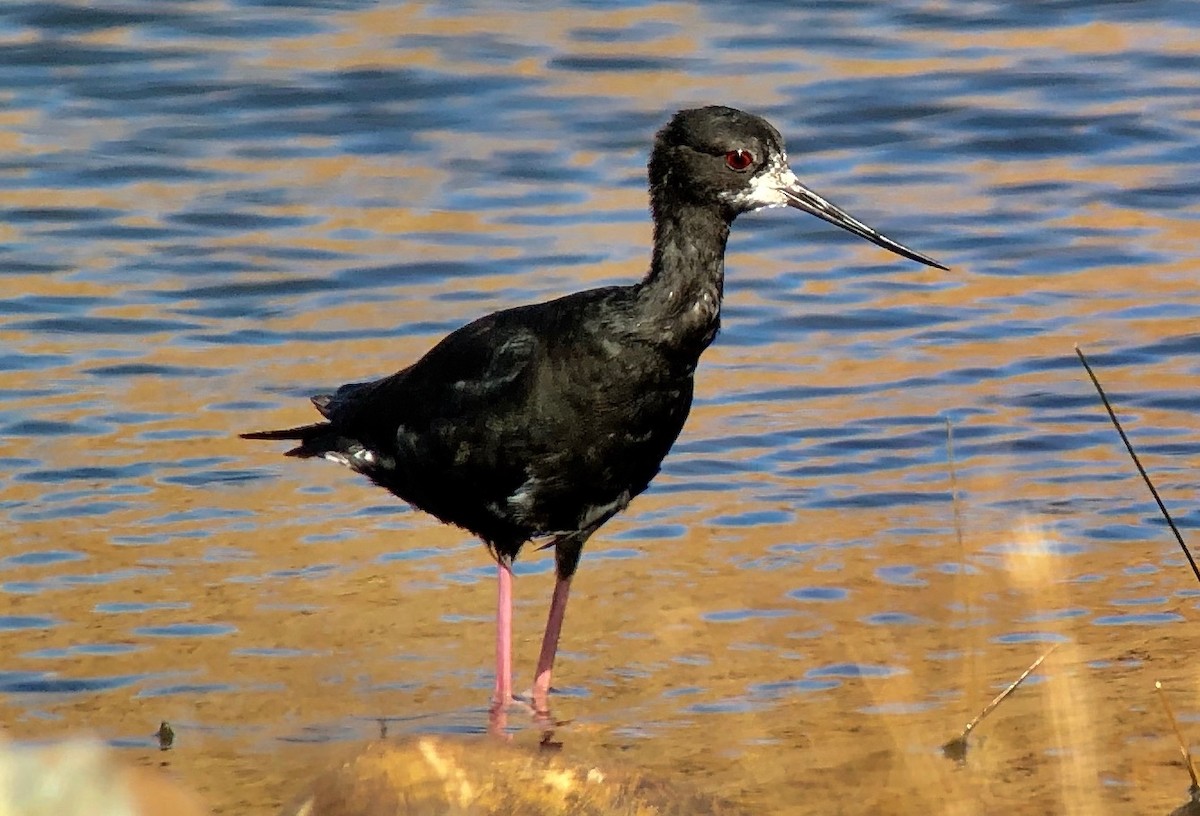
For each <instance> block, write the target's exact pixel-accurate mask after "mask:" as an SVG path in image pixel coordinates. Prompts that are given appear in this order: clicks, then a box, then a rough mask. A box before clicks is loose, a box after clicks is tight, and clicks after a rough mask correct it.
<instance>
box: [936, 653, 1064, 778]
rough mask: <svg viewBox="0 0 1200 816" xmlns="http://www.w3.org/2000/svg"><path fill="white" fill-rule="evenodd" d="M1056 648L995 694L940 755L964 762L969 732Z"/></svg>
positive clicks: (944, 746)
mask: <svg viewBox="0 0 1200 816" xmlns="http://www.w3.org/2000/svg"><path fill="white" fill-rule="evenodd" d="M1058 646H1059V644H1057V643H1055V644H1054V645H1053V646H1051V647H1050V648H1049V649H1047V650H1046V651H1045V653H1044V654H1042V656H1041V657H1039V658H1038V659H1037V660H1035V661H1033V662H1032V663H1030V664H1029V668H1027V669H1026V670H1025V671H1023V672H1021V675H1020V676H1019V677H1018V678H1017V679H1016V680H1013V681H1012V682H1011V683H1009V684H1008V687H1007V688H1005V689H1004V691H1002V692H1000V693H999V694H997V695H996V696H995V697H994V698H993V699H992V701H991V702H990V703H988V704H987V705H986V706H984V707H983V711H980V712H979V715H978V716H977V717H976V718H975V719H973V720H971V721H970V722H969V723H967V727H966V728H964V729H963V731H962V733H961V734H959V735H958V736H957V737H955V738H954V739H952V740H950V741H949V742H947V743H946V744H945V745H943V746H942V753H944V754H945V755H946V756H947V757H949V758H950V759H953V760H955V761H959V762H961V761H962V760H964V759H965V758H966V755H967V737H969V736H971V732H972V731H974V730H975V727H976V726H978V725H979V724H980V723H981V722H983V720H984V718H985V717H987V716H988V715H989V714H991V713H992V712H993V711H995V710H996V708H997V707H998V706H999V705H1000V704H1001V703H1003V702H1004V701H1005V700H1007V699H1008V697H1009V695H1011V694H1012V693H1013V692H1014V691H1016V690H1017V687H1018V686H1020V685H1021V684H1022V683H1024V682H1025V678H1026V677H1028V676H1029V675H1031V674H1033V672H1034V671H1035V670H1036V669H1037V667H1038V666H1040V665H1042V662H1043V661H1044V660H1045V659H1046V658H1047V657H1049V656H1050V655H1051V654H1053V653H1054V650H1055V649H1057V648H1058Z"/></svg>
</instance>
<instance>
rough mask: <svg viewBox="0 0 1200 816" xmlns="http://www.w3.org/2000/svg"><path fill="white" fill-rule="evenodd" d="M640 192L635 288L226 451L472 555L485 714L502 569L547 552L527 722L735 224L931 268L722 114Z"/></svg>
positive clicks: (557, 305) (701, 344) (501, 646)
mask: <svg viewBox="0 0 1200 816" xmlns="http://www.w3.org/2000/svg"><path fill="white" fill-rule="evenodd" d="M649 181H650V192H651V211H652V215H653V218H654V249H653V255H652V258H651V264H650V271H649V274H648V275H647V276H646V277H645V279H643V280H642V281H641V282H639V283H635V284H632V285H629V286H610V287H604V288H599V289H591V290H587V291H584V292H578V293H576V294H572V295H568V296H566V297H562V298H558V299H556V300H551V301H547V302H544V303H538V304H533V305H528V306H520V307H517V308H513V309H505V310H503V311H499V312H496V313H494V314H490V315H487V316H485V317H481V318H479V319H478V320H476V321H474V322H472V323H469V324H468V325H466V326H463V327H462V328H460V329H458V330H457V331H454V332H452V333H451V334H449V335H448V336H447V337H445V338H444V339H443V340H442V341H441V342H439V343H438V344H437V345H435V346H434V347H433V348H432V349H431V350H430V351H429V352H428V353H427V354H426V355H425V356H423V357H422V358H421V359H419V360H418V361H417V362H415V363H413V364H412V365H410V366H409V367H407V368H405V369H403V370H401V371H399V372H397V373H395V374H393V375H391V376H389V377H385V378H383V379H380V380H375V381H373V382H364V383H353V384H349V385H344V386H342V387H341V388H339V389H337V391H336V392H334V393H333V394H331V395H321V396H317V397H314V398H313V403H314V404H315V405H316V407H317V409H318V410H319V411H320V412H321V414H322V415H323V416H324V417H325V421H324V422H320V423H316V424H312V425H305V426H303V427H299V428H291V429H287V430H281V431H265V432H257V433H250V434H244V436H245V437H247V438H254V439H293V440H299V445H297V446H296V447H294V448H293V449H291V450H290V451H288V455H289V456H299V457H325V458H327V459H331V460H333V461H336V462H339V463H341V464H344V465H346V466H348V467H350V468H352V469H354V470H356V471H358V472H359V473H362V474H363V475H365V476H367V477H368V478H370V479H371V480H372V481H373V482H375V484H377V485H379V486H380V487H383V488H385V489H386V490H388V491H390V492H391V493H393V494H395V495H396V496H398V497H400V498H401V499H403V500H404V501H406V502H408V503H409V504H411V505H412V506H414V507H418V508H420V509H422V510H424V511H426V512H428V513H431V514H432V515H434V516H436V517H437V518H439V519H441V520H442V521H444V522H447V523H450V524H456V525H458V526H460V527H462V528H465V529H467V530H470V531H471V532H472V533H474V534H475V535H477V536H479V537H480V538H481V539H482V540H483V541H484V542H486V544H487V545H488V547H489V548H490V549H491V551H492V553H493V554H494V556H495V557H496V558H497V560H498V562H499V564H500V570H501V601H500V608H499V615H500V618H501V620H500V622H499V624H498V625H499V630H498V647H497V678H496V681H497V692H496V694H497V704H498V705H499V706H502V705H503V704H505V703H506V702H507V701H508V699H509V697H510V694H511V685H510V684H509V681H508V678H507V677H501V675H502V674H505V673H506V672H507V671H508V669H507V664H505V663H504V662H503V661H502V659H501V658H502V655H501V652H502V651H505V650H507V649H509V648H510V644H509V643H508V642H506V631H505V627H506V626H507V625H508V622H507V621H505V620H503V618H504V611H505V609H504V608H505V603H506V599H505V595H504V593H505V584H504V581H505V580H506V574H505V573H506V570H507V569H508V565H509V564H511V562H512V560H513V559H514V558H516V557H517V554H518V553H519V552H520V550H521V548H522V546H523V545H524V544H526V543H527V542H529V541H530V540H532V539H537V538H543V537H548V538H549V540H550V544H551V545H552V546H553V547H554V549H555V556H556V564H557V579H558V581H557V584H556V591H555V602H554V603H553V604H552V607H551V616H550V617H551V620H550V622H548V624H547V633H546V637H545V639H544V641H543V649H542V657H541V659H540V660H539V666H538V674H537V681H536V683H535V686H534V697H535V702H536V703H537V705H538V708H539V709H545V707H546V693H547V691H548V688H549V676H550V668H551V665H552V663H553V658H554V651H555V649H556V647H557V641H558V627H559V626H561V622H562V611H563V609H562V607H565V604H566V594H567V588H568V587H569V582H570V579H571V577H572V575H573V574H574V572H575V569H576V566H577V564H578V561H579V556H580V552H581V550H582V548H583V545H584V543H585V542H586V541H587V539H588V537H589V536H590V535H591V534H592V533H594V532H595V531H596V530H597V529H598V528H599V527H600V526H601V525H602V524H604V522H606V521H607V520H608V519H610V518H611V517H612V516H613V515H615V514H616V513H619V512H620V511H622V510H623V509H625V507H626V506H627V505H628V504H629V502H630V500H631V499H633V498H634V497H635V496H637V495H638V494H639V493H641V492H642V491H644V490H645V489H646V487H647V486H648V485H649V484H650V481H651V480H652V479H653V478H654V476H655V474H657V473H658V470H659V467H660V465H661V463H662V460H663V458H664V457H665V456H666V454H667V452H668V451H669V450H670V449H671V446H672V444H673V443H674V442H675V439H676V438H677V437H678V435H679V432H680V430H681V429H682V428H683V424H684V421H685V420H686V419H687V416H688V412H689V410H690V408H691V404H692V387H693V375H694V372H695V370H696V365H697V363H698V361H699V359H700V355H701V354H702V352H703V351H704V350H705V349H706V348H707V347H708V345H709V344H710V343H711V342H712V341H713V338H714V337H715V336H716V334H717V330H718V328H719V325H720V306H721V297H722V284H723V277H724V254H725V244H726V240H727V238H728V236H729V228H730V225H731V224H732V223H733V221H734V219H735V218H736V217H737V216H738V215H739V214H741V213H743V212H748V211H751V210H754V209H759V208H761V207H767V206H784V205H786V206H792V207H795V208H797V209H801V210H804V211H806V212H810V213H812V214H814V215H817V216H818V217H820V218H822V219H824V220H826V221H829V222H831V223H834V224H837V225H838V226H840V227H843V228H845V229H848V230H850V231H851V232H854V233H855V234H858V235H860V236H862V237H865V238H867V239H869V240H871V241H873V242H875V243H877V244H879V245H880V246H884V247H886V248H888V249H890V250H892V251H894V252H897V253H898V254H901V255H904V256H906V257H909V258H913V259H915V260H918V261H920V262H922V263H926V264H929V265H932V266H939V267H940V264H938V263H937V262H936V261H933V260H932V259H930V258H928V257H926V256H923V255H920V254H918V253H916V252H913V251H912V250H909V249H907V248H905V247H903V246H901V245H900V244H897V243H895V242H894V241H891V240H890V239H888V238H885V237H884V236H882V235H880V234H879V233H877V232H875V231H874V230H872V229H871V228H869V227H867V226H865V225H864V224H862V223H861V222H859V221H857V220H855V219H853V218H852V217H851V216H849V215H847V214H846V213H845V212H843V211H842V210H840V209H838V208H837V207H835V206H834V205H832V204H830V203H829V202H828V201H826V200H824V199H822V198H821V197H820V196H818V195H816V194H815V193H813V192H812V191H811V190H808V189H807V188H805V187H803V186H802V185H800V184H799V182H798V181H797V180H796V177H795V175H794V174H793V173H792V171H791V170H790V169H789V168H788V164H787V160H786V154H785V152H784V145H783V140H782V138H781V137H780V135H779V133H778V131H776V130H775V128H773V127H772V126H771V125H770V124H768V123H767V122H766V121H765V120H763V119H761V118H759V117H757V116H753V115H751V114H748V113H744V112H742V111H738V110H734V109H732V108H724V107H709V108H700V109H695V110H685V111H680V112H679V113H678V114H676V115H675V116H674V117H673V118H672V119H671V121H670V123H669V124H668V125H667V126H666V127H664V128H663V129H662V130H661V131H660V132H659V134H658V136H657V139H656V141H655V146H654V151H653V153H652V156H651V159H650V163H649ZM941 268H944V267H941ZM507 580H508V581H511V573H509V574H508V575H507ZM560 591H561V600H560V597H559V596H560ZM509 602H510V601H509Z"/></svg>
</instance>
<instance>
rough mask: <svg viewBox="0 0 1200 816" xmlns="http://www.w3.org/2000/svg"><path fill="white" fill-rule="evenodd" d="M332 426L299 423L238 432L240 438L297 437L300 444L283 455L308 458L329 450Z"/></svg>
mask: <svg viewBox="0 0 1200 816" xmlns="http://www.w3.org/2000/svg"><path fill="white" fill-rule="evenodd" d="M332 427H333V426H332V425H331V424H330V423H328V422H317V423H314V424H312V425H301V426H300V427H298V428H284V429H282V430H278V431H251V432H250V433H244V434H238V436H240V437H241V438H242V439H299V440H300V444H299V445H297V446H296V447H294V448H292V449H291V450H289V451H287V452H285V453H284V456H298V457H300V458H301V459H308V458H310V457H313V456H323V455H324V454H326V453H327V452H329V451H330V450H332V449H333V448H332V446H331V444H330V443H331V442H332V439H331V435H330V433H329V431H330V430H331V428H332Z"/></svg>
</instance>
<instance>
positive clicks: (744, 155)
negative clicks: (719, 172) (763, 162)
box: [725, 150, 754, 172]
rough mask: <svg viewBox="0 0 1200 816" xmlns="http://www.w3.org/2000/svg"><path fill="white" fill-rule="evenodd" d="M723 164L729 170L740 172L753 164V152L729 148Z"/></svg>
mask: <svg viewBox="0 0 1200 816" xmlns="http://www.w3.org/2000/svg"><path fill="white" fill-rule="evenodd" d="M725 164H726V165H728V166H729V169H730V170H737V171H738V172H741V171H742V170H745V169H746V168H747V167H749V166H750V165H752V164H754V154H753V153H751V152H750V151H749V150H730V151H729V152H728V153H726V154H725Z"/></svg>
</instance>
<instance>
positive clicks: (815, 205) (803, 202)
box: [779, 184, 950, 270]
mask: <svg viewBox="0 0 1200 816" xmlns="http://www.w3.org/2000/svg"><path fill="white" fill-rule="evenodd" d="M779 192H781V193H783V197H784V198H786V199H787V203H788V206H789V207H795V208H796V209H797V210H803V211H804V212H806V213H808V214H810V215H815V216H816V217H817V218H820V219H821V220H822V221H828V222H829V223H830V224H833V225H834V226H837V227H841V228H842V229H844V230H846V231H847V232H852V233H854V234H855V235H857V236H858V237H860V238H866V239H867V240H868V241H870V242H871V243H872V244H875V245H876V246H881V247H883V248H884V249H886V250H889V251H891V252H895V253H896V254H897V255H903V256H904V257H905V258H911V259H912V260H914V261H918V262H919V263H923V264H925V265H926V266H933V267H937V268H938V269H945V270H949V269H950V267H948V266H945V265H943V264H940V263H938V262H937V261H935V260H934V259H933V258H930V257H929V256H928V255H922V254H921V253H920V252H917V251H916V250H913V249H909V248H908V247H906V246H904V244H901V243H897V242H896V241H893V240H892V239H891V238H888V237H887V236H886V235H884V234H883V233H881V232H878V231H876V230H873V229H871V228H870V227H868V226H867V225H866V224H864V223H863V222H862V221H859V220H858V219H857V218H855V217H854V216H852V215H851V214H850V213H848V212H846V211H845V210H843V209H842V208H841V207H838V206H837V205H835V204H833V203H832V202H830V201H826V200H825V199H823V198H821V197H820V196H819V195H817V194H816V193H814V192H813V191H812V190H810V189H808V188H807V187H805V186H804V185H803V184H794V185H791V186H789V187H783V188H780V190H779Z"/></svg>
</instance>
